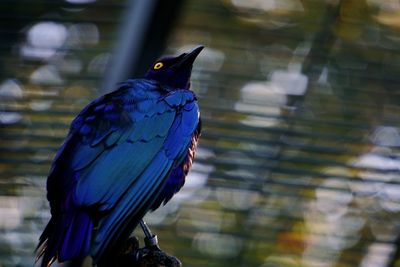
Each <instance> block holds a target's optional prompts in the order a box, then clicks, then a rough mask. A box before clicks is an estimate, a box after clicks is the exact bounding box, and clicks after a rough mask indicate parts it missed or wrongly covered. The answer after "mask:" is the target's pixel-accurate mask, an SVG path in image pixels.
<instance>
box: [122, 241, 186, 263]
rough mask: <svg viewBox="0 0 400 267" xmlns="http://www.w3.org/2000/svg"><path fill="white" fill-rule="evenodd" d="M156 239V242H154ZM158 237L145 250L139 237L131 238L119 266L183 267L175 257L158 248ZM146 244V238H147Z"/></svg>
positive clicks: (146, 245)
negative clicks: (140, 244) (140, 243)
mask: <svg viewBox="0 0 400 267" xmlns="http://www.w3.org/2000/svg"><path fill="white" fill-rule="evenodd" d="M154 239H155V240H154ZM156 241H157V236H155V235H154V237H153V240H149V241H148V242H149V243H148V244H145V246H144V247H143V248H140V246H139V239H138V238H137V237H130V238H129V239H128V241H127V246H126V249H125V250H124V253H123V254H122V255H121V257H119V258H118V265H117V266H121V267H134V266H141V267H146V266H149V267H150V266H165V267H182V263H181V262H180V261H179V260H178V259H177V258H176V257H174V256H171V255H168V254H166V253H165V252H164V251H162V250H161V249H160V248H159V247H158V242H156ZM145 242H146V238H145Z"/></svg>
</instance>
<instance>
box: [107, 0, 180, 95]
mask: <svg viewBox="0 0 400 267" xmlns="http://www.w3.org/2000/svg"><path fill="white" fill-rule="evenodd" d="M182 3H183V0H168V1H165V0H164V1H162V0H130V1H129V3H128V5H127V10H126V12H125V14H124V18H123V21H122V25H121V27H120V30H119V34H118V37H117V38H118V39H117V42H116V45H115V49H114V52H113V56H112V59H111V61H110V63H109V66H108V68H107V71H106V75H105V77H104V80H103V83H102V92H101V93H104V92H108V91H110V90H112V89H113V88H115V84H116V83H117V82H120V81H123V80H125V79H128V78H136V77H139V76H141V75H142V74H143V73H144V72H145V70H146V69H147V68H148V67H149V65H150V64H151V63H152V62H153V61H154V60H155V59H156V58H157V57H158V56H159V55H160V53H161V52H162V51H163V50H164V49H165V46H166V41H167V38H168V35H169V33H170V31H171V28H172V26H173V23H174V21H175V20H176V18H177V17H178V16H179V11H180V7H181V6H182Z"/></svg>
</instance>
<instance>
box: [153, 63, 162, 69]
mask: <svg viewBox="0 0 400 267" xmlns="http://www.w3.org/2000/svg"><path fill="white" fill-rule="evenodd" d="M163 66H164V64H163V63H162V62H157V63H156V64H155V65H154V67H153V69H155V70H159V69H161V68H162V67H163Z"/></svg>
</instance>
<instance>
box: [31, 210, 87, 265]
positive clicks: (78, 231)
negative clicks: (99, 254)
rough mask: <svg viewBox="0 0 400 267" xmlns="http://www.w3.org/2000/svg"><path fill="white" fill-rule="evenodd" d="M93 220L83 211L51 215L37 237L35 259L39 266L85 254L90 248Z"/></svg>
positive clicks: (81, 256) (80, 256)
mask: <svg viewBox="0 0 400 267" xmlns="http://www.w3.org/2000/svg"><path fill="white" fill-rule="evenodd" d="M92 229H93V221H92V219H91V218H90V216H89V214H88V213H87V212H85V211H76V210H75V211H71V212H68V213H64V214H61V215H58V216H53V217H52V218H51V219H50V221H49V223H48V224H47V226H46V228H45V229H44V231H43V233H42V235H41V236H40V238H39V245H38V247H37V249H36V251H37V261H38V260H39V259H40V258H41V257H42V264H41V267H48V266H50V265H51V264H52V263H53V262H54V261H56V260H58V261H60V262H63V261H67V260H72V259H79V258H83V257H85V256H87V255H88V254H89V249H90V240H91V233H92Z"/></svg>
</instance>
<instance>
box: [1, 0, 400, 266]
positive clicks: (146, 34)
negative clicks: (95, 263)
mask: <svg viewBox="0 0 400 267" xmlns="http://www.w3.org/2000/svg"><path fill="white" fill-rule="evenodd" d="M199 44H202V45H205V46H206V49H205V50H204V51H203V52H202V53H201V54H200V56H199V58H198V59H197V61H196V63H195V66H194V70H193V76H192V90H194V91H195V92H196V94H197V95H198V98H199V102H200V106H201V111H202V117H203V125H204V131H203V135H202V138H201V140H200V146H199V149H198V153H197V158H196V161H195V164H194V166H193V170H192V171H191V173H190V175H189V178H188V180H187V184H186V186H185V187H184V189H183V190H182V191H181V192H180V193H179V194H178V195H177V196H176V197H175V198H174V199H173V200H172V201H171V202H170V203H168V204H167V205H166V206H165V207H164V208H161V209H159V210H157V211H156V212H154V213H152V214H149V215H148V216H147V217H146V220H147V222H148V224H149V225H151V226H152V229H153V231H154V232H156V233H157V234H158V236H159V239H160V245H161V247H162V248H163V250H165V251H166V252H168V253H170V254H172V255H175V256H176V257H178V258H179V259H180V260H181V261H182V262H183V266H193V267H196V266H208V267H222V266H231V267H234V266H235V267H236V266H256V267H281V266H282V267H292V266H305V267H306V266H311V267H314V266H315V267H325V266H341V267H342V266H343V267H344V266H362V267H394V266H397V267H399V266H400V231H399V230H400V213H399V212H400V87H399V82H400V2H399V1H398V0H385V1H379V0H170V1H162V0H132V1H128V0H125V1H124V0H65V1H61V0H2V1H1V2H0V138H1V142H0V174H1V176H0V266H1V267H8V266H32V264H33V261H34V252H33V251H34V248H35V246H36V244H37V240H38V237H39V235H40V233H41V231H42V230H43V228H44V226H45V224H46V223H47V221H48V219H49V216H50V214H49V208H48V204H47V200H46V197H45V194H46V192H45V181H46V176H47V173H48V170H49V168H50V163H51V160H52V158H53V156H54V154H55V152H56V151H57V148H58V147H59V146H60V144H61V142H62V140H63V138H64V137H65V136H66V133H67V130H68V126H69V123H70V122H71V120H72V119H73V117H74V116H75V115H76V114H77V112H78V111H79V110H80V109H81V108H82V107H83V106H85V105H86V104H87V103H88V102H89V101H91V100H92V99H93V98H95V97H97V96H99V95H101V94H103V93H105V92H109V91H110V90H113V89H114V88H115V87H114V84H115V83H116V82H118V81H121V80H123V79H125V78H128V77H130V78H135V77H140V75H141V74H143V72H144V70H145V69H146V68H147V67H148V66H149V64H150V63H151V62H152V61H153V60H154V59H155V58H157V57H158V56H160V55H162V54H177V53H181V52H183V51H187V50H189V49H191V48H193V47H194V46H197V45H199Z"/></svg>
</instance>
